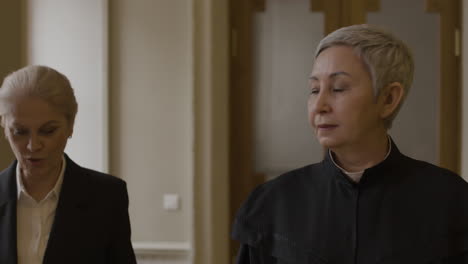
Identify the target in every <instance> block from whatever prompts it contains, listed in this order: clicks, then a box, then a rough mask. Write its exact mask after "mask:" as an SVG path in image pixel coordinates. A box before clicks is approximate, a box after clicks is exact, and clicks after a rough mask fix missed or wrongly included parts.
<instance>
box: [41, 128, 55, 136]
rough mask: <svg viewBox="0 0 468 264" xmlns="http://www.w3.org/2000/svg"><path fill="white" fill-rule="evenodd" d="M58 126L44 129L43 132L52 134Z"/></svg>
mask: <svg viewBox="0 0 468 264" xmlns="http://www.w3.org/2000/svg"><path fill="white" fill-rule="evenodd" d="M55 130H56V128H51V129H45V130H42V131H41V133H42V134H44V135H51V134H53V133H54V132H55Z"/></svg>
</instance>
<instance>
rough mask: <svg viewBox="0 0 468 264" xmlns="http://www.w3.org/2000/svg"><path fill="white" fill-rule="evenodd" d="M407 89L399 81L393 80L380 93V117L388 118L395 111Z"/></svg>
mask: <svg viewBox="0 0 468 264" xmlns="http://www.w3.org/2000/svg"><path fill="white" fill-rule="evenodd" d="M404 94H405V90H404V89H403V85H401V83H399V82H393V83H391V84H389V85H387V86H386V87H385V88H384V89H383V90H382V91H381V93H380V96H379V103H380V104H381V106H382V108H381V109H382V111H381V112H380V117H381V118H382V119H386V118H388V117H389V116H391V115H392V114H393V112H395V110H396V109H397V108H398V106H399V105H400V103H401V100H403V96H404Z"/></svg>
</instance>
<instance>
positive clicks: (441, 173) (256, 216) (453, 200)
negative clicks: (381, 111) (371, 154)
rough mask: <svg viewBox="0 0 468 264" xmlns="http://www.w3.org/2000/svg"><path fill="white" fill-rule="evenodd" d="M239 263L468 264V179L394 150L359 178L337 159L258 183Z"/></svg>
mask: <svg viewBox="0 0 468 264" xmlns="http://www.w3.org/2000/svg"><path fill="white" fill-rule="evenodd" d="M232 237H233V238H234V239H235V240H238V241H240V242H241V248H240V251H239V255H238V259H237V263H238V264H266V263H268V264H324V263H328V264H351V263H353V264H369V263H382V264H425V263H428V264H429V263H431V264H436V263H437V264H439V263H450V264H455V263H456V264H459V263H468V183H466V182H465V181H464V180H463V179H462V178H461V177H460V176H458V175H456V174H454V173H452V172H450V171H448V170H445V169H442V168H439V167H437V166H434V165H432V164H429V163H426V162H423V161H418V160H414V159H411V158H409V157H407V156H404V155H403V154H401V153H400V152H399V150H398V149H397V147H396V146H395V144H394V143H393V142H392V151H391V153H390V154H389V156H388V157H387V159H385V160H384V161H383V162H381V163H380V164H378V165H376V166H374V167H372V168H369V169H367V170H365V172H364V174H363V176H362V178H361V181H360V182H359V183H354V182H352V181H351V180H350V179H349V178H348V177H347V176H346V175H345V174H343V173H342V172H341V171H340V169H339V168H337V167H336V166H335V165H334V163H333V161H332V160H331V158H330V156H328V155H327V157H326V158H325V159H324V160H323V161H322V162H321V163H317V164H312V165H309V166H306V167H303V168H300V169H297V170H294V171H291V172H288V173H286V174H284V175H281V176H280V177H278V178H276V179H274V180H271V181H269V182H266V183H264V184H262V185H260V186H259V187H257V188H256V189H255V190H254V191H253V192H252V193H251V195H250V196H249V198H248V199H247V201H246V202H245V203H244V205H243V206H242V207H241V209H240V210H239V212H238V214H237V216H236V219H235V222H234V226H233V232H232Z"/></svg>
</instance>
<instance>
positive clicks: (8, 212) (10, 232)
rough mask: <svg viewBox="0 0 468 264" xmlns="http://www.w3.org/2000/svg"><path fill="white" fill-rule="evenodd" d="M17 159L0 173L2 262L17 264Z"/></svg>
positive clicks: (0, 257) (0, 250)
mask: <svg viewBox="0 0 468 264" xmlns="http://www.w3.org/2000/svg"><path fill="white" fill-rule="evenodd" d="M16 163H17V162H16V161H15V162H13V164H12V165H11V166H10V167H8V168H7V169H6V170H4V171H3V172H1V173H0V263H2V264H16V263H17V248H16V200H17V191H16V190H17V189H16Z"/></svg>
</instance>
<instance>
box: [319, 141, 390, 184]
mask: <svg viewBox="0 0 468 264" xmlns="http://www.w3.org/2000/svg"><path fill="white" fill-rule="evenodd" d="M387 138H388V151H387V155H385V158H384V159H383V160H382V161H384V160H386V159H387V158H388V156H389V155H390V152H392V140H391V139H390V136H387ZM328 155H330V158H331V160H332V162H333V164H335V166H336V167H337V168H338V169H340V170H341V171H342V172H343V173H344V174H346V175H348V176H350V177H351V178H352V179H354V178H356V177H357V178H360V177H361V176H362V174H364V170H362V171H357V172H349V171H346V170H345V169H343V168H342V167H341V166H340V165H338V164H337V163H336V162H335V159H334V158H333V153H332V151H331V150H330V149H328Z"/></svg>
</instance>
